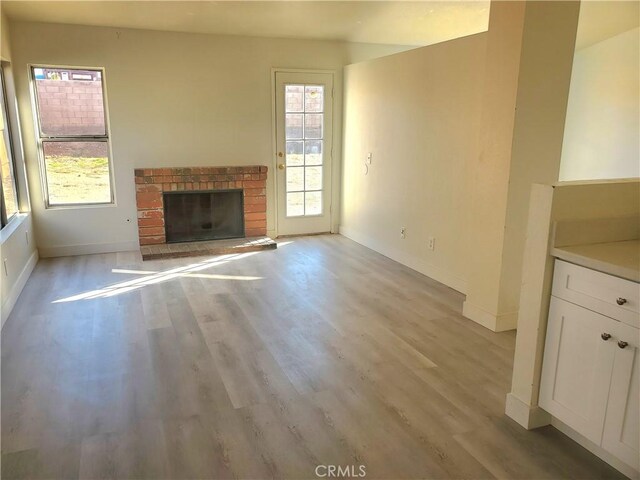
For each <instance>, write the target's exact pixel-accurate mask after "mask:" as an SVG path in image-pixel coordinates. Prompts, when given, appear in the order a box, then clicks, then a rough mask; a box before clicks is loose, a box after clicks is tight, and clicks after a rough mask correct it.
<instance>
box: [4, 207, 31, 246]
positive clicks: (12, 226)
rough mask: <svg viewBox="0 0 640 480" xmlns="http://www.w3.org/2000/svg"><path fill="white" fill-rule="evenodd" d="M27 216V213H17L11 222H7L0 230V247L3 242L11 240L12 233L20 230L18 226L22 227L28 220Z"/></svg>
mask: <svg viewBox="0 0 640 480" xmlns="http://www.w3.org/2000/svg"><path fill="white" fill-rule="evenodd" d="M29 215H30V213H29V212H24V213H18V214H16V215H14V216H13V218H12V219H11V220H9V223H7V225H6V226H5V227H4V228H3V229H2V230H0V245H2V244H4V242H6V241H7V240H9V238H11V236H12V235H13V234H14V232H15V231H16V230H18V228H20V225H22V224H23V223H24V222H25V221H26V220H27V218H29Z"/></svg>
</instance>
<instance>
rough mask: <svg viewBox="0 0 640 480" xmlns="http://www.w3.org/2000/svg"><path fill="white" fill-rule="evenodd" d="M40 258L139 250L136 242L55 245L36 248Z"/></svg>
mask: <svg viewBox="0 0 640 480" xmlns="http://www.w3.org/2000/svg"><path fill="white" fill-rule="evenodd" d="M38 250H39V252H40V256H41V257H42V258H48V257H69V256H73V255H91V254H93V253H112V252H130V251H132V250H140V245H139V244H138V241H137V240H134V241H128V242H115V243H89V244H85V245H56V246H53V247H38Z"/></svg>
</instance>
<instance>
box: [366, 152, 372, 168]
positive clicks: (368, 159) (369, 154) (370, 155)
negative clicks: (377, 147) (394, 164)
mask: <svg viewBox="0 0 640 480" xmlns="http://www.w3.org/2000/svg"><path fill="white" fill-rule="evenodd" d="M372 158H373V153H371V152H369V153H367V165H371V159H372Z"/></svg>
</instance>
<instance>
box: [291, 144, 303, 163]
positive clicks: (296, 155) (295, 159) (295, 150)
mask: <svg viewBox="0 0 640 480" xmlns="http://www.w3.org/2000/svg"><path fill="white" fill-rule="evenodd" d="M303 143H304V142H302V141H299V142H287V166H288V167H291V166H295V165H304V160H303V155H302V150H303V146H302V144H303Z"/></svg>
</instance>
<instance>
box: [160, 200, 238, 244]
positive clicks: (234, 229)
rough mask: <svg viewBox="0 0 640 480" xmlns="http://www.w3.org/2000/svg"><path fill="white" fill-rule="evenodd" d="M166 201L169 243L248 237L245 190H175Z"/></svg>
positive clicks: (165, 217) (167, 239)
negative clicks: (245, 217)
mask: <svg viewBox="0 0 640 480" xmlns="http://www.w3.org/2000/svg"><path fill="white" fill-rule="evenodd" d="M163 200H164V202H163V203H164V223H165V233H166V241H167V243H177V242H193V241H201V240H218V239H223V238H241V237H244V236H245V231H244V196H243V191H242V189H231V190H207V191H171V192H164V193H163Z"/></svg>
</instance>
